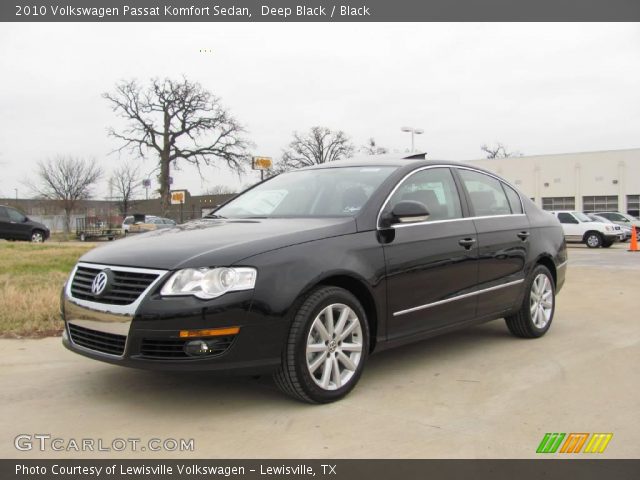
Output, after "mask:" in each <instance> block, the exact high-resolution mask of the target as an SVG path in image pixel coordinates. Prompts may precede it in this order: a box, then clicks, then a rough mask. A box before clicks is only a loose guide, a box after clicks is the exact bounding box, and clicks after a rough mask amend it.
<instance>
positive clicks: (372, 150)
mask: <svg viewBox="0 0 640 480" xmlns="http://www.w3.org/2000/svg"><path fill="white" fill-rule="evenodd" d="M360 151H361V152H364V153H366V154H367V155H384V154H385V153H389V150H388V149H387V148H386V147H380V146H379V145H377V144H376V140H375V138H373V137H371V138H370V139H369V140H368V141H367V144H366V145H363V146H362V148H361V149H360Z"/></svg>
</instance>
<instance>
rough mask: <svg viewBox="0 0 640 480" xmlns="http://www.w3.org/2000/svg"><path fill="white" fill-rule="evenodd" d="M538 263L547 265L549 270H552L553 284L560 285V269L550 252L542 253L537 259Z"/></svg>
mask: <svg viewBox="0 0 640 480" xmlns="http://www.w3.org/2000/svg"><path fill="white" fill-rule="evenodd" d="M536 265H543V266H545V267H547V269H548V270H549V272H551V277H553V284H554V285H558V270H557V269H556V264H555V263H554V261H553V258H551V255H549V254H542V255H540V256H539V257H538V258H537V260H536Z"/></svg>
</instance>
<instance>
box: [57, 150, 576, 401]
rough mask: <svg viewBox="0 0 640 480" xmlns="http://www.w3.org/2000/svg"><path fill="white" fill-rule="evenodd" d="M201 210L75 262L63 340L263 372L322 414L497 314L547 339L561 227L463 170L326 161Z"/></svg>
mask: <svg viewBox="0 0 640 480" xmlns="http://www.w3.org/2000/svg"><path fill="white" fill-rule="evenodd" d="M211 217H212V218H207V219H203V220H199V221H194V222H190V223H187V224H184V225H180V226H177V227H174V228H170V229H164V230H158V231H155V232H150V233H146V234H142V235H139V236H137V237H135V238H130V239H126V240H120V241H118V242H114V243H112V244H109V245H105V246H103V247H100V248H96V249H95V250H92V251H90V252H89V253H87V254H85V255H84V256H83V257H82V258H81V259H80V262H79V263H78V264H77V265H76V267H75V268H74V269H73V271H72V272H71V275H70V277H69V280H68V281H67V284H66V286H65V289H64V292H63V297H62V312H63V316H64V319H65V327H66V328H65V334H64V337H63V342H64V344H65V345H66V346H67V347H68V348H69V349H71V350H73V351H75V352H77V353H80V354H82V355H86V356H88V357H91V358H95V359H97V360H103V361H106V362H110V363H113V364H118V365H125V366H130V367H141V368H149V369H172V370H219V371H220V370H224V371H230V370H233V371H237V372H242V373H252V374H254V373H259V372H273V374H274V378H275V381H276V383H277V385H278V386H279V387H280V388H281V389H282V390H283V391H285V392H286V393H288V394H290V395H293V396H294V397H297V398H299V399H301V400H304V401H308V402H316V403H324V402H330V401H333V400H336V399H339V398H341V397H343V396H344V395H346V394H347V393H348V392H349V391H350V390H351V389H353V387H354V386H355V385H356V383H357V382H358V379H359V378H360V376H361V375H362V371H363V368H364V366H365V363H366V361H367V357H368V356H369V355H371V354H372V353H373V352H375V351H380V350H382V349H385V348H388V347H392V346H397V345H401V344H404V343H407V342H413V341H415V340H418V339H422V338H426V337H430V336H433V335H437V334H441V333H444V332H447V331H450V330H452V329H456V328H460V327H464V326H467V325H471V324H474V323H479V322H484V321H487V320H493V319H497V318H505V319H506V324H507V327H508V328H509V330H510V331H511V332H512V333H513V334H514V335H516V336H518V337H525V338H535V337H540V336H542V335H544V334H545V333H546V332H547V330H548V329H549V327H550V326H551V322H552V320H553V315H554V309H555V295H556V293H557V292H558V291H559V290H560V288H561V287H562V285H563V283H564V278H565V270H566V265H567V253H566V245H565V241H564V235H563V232H562V228H561V226H560V224H559V223H558V221H557V220H556V219H555V218H554V217H553V216H552V215H549V214H547V213H545V212H543V211H542V210H540V209H539V208H538V207H537V206H536V205H534V204H533V203H532V202H531V201H530V200H529V199H528V198H526V197H525V196H523V195H521V194H520V193H518V191H517V190H516V189H515V188H513V187H512V186H511V185H509V184H508V183H507V182H506V181H504V180H502V179H501V178H499V177H497V176H495V175H493V174H491V173H489V172H486V171H484V170H481V169H478V168H475V167H473V166H470V165H469V164H456V163H448V162H436V161H425V160H406V159H399V158H397V159H392V160H382V159H377V160H371V158H368V159H367V160H365V161H362V162H357V161H347V162H334V163H330V164H325V165H321V166H315V167H311V168H305V169H301V170H298V171H294V172H290V173H286V174H282V175H279V176H277V177H274V178H271V179H269V180H267V181H265V182H263V183H260V184H258V185H257V186H255V187H253V188H251V189H250V190H248V191H246V192H244V193H243V194H241V195H240V196H238V197H236V198H235V199H233V200H231V201H230V202H228V203H227V204H226V205H223V206H222V207H220V208H219V209H217V210H216V211H215V212H214V214H213V215H212V216H211ZM523 348H526V344H523Z"/></svg>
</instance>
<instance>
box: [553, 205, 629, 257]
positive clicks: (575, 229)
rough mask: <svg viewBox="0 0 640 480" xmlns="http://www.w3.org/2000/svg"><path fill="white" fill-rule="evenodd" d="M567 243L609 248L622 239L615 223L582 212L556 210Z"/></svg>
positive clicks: (555, 213)
mask: <svg viewBox="0 0 640 480" xmlns="http://www.w3.org/2000/svg"><path fill="white" fill-rule="evenodd" d="M550 213H551V214H553V215H555V216H556V217H557V218H558V220H559V221H560V224H561V225H562V229H563V230H564V236H565V240H566V241H567V243H584V244H585V245H586V246H587V247H589V248H598V247H604V248H609V247H610V246H611V245H613V244H614V243H615V242H617V241H618V240H619V239H620V232H616V230H615V225H612V224H610V223H602V222H595V221H593V220H592V219H590V218H589V217H588V216H587V215H586V214H584V213H582V212H572V211H555V212H550Z"/></svg>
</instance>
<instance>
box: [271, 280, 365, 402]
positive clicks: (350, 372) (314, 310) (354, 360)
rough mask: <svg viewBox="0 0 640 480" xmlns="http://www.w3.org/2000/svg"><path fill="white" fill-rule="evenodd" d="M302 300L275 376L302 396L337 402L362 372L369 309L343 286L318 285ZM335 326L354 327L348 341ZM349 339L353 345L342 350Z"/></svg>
mask: <svg viewBox="0 0 640 480" xmlns="http://www.w3.org/2000/svg"><path fill="white" fill-rule="evenodd" d="M299 305H300V306H299V308H298V309H297V311H296V313H295V316H294V318H293V321H292V323H291V329H290V331H289V336H288V339H287V343H286V345H285V347H284V351H283V355H282V364H281V366H280V369H279V370H278V371H277V372H276V373H275V374H274V381H275V383H276V385H277V386H278V388H279V389H280V390H282V391H283V392H284V393H286V394H287V395H290V396H292V397H294V398H296V399H298V400H301V401H304V402H308V403H329V402H334V401H336V400H339V399H341V398H343V397H344V396H346V395H347V394H348V393H349V392H350V391H351V390H353V388H354V387H355V385H356V383H358V380H359V379H360V375H362V370H363V368H364V364H365V361H366V359H367V355H368V351H369V327H368V323H367V317H366V314H365V312H364V309H363V308H362V305H360V302H359V301H358V299H357V298H356V297H355V296H353V295H352V294H351V293H350V292H348V291H347V290H344V289H342V288H339V287H318V288H316V289H315V290H313V291H311V293H309V294H308V295H307V296H306V297H305V298H304V299H302V301H301V302H300V304H299ZM331 318H333V321H332V322H331V321H330V319H331ZM341 323H342V326H341V325H340V324H341ZM335 327H338V328H340V330H342V331H343V332H346V331H347V330H349V331H350V332H349V333H347V335H346V336H345V337H344V339H345V340H346V341H342V340H336V338H340V337H339V333H338V332H335V331H334V330H333V329H334V328H335ZM323 330H324V331H323ZM336 335H338V337H336ZM346 345H348V346H349V349H348V350H347V349H344V350H343V348H344V347H345V346H346ZM314 367H315V368H314ZM336 367H337V369H336ZM336 372H337V374H336Z"/></svg>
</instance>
